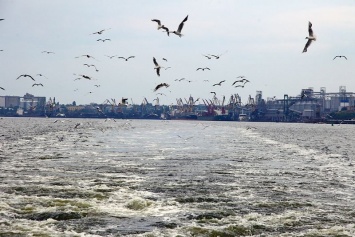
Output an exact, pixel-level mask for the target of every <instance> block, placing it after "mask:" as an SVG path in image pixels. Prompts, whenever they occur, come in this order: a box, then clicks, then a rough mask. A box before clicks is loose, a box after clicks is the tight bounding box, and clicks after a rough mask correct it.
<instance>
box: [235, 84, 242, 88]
mask: <svg viewBox="0 0 355 237" xmlns="http://www.w3.org/2000/svg"><path fill="white" fill-rule="evenodd" d="M237 87H241V88H244V85H236V86H235V88H237Z"/></svg>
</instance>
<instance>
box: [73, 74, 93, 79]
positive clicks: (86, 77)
mask: <svg viewBox="0 0 355 237" xmlns="http://www.w3.org/2000/svg"><path fill="white" fill-rule="evenodd" d="M74 75H76V74H75V73H74ZM79 76H81V77H83V78H84V79H88V80H92V78H91V77H89V76H86V75H82V74H79ZM80 79H81V78H80V77H78V78H76V79H75V80H80Z"/></svg>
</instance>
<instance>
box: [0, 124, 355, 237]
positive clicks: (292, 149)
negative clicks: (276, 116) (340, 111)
mask: <svg viewBox="0 0 355 237" xmlns="http://www.w3.org/2000/svg"><path fill="white" fill-rule="evenodd" d="M55 120H56V119H55V118H49V119H46V118H3V119H0V128H1V130H0V139H1V140H0V144H1V145H0V181H1V182H0V236H146V237H148V236H149V237H151V236H309V237H311V236H312V237H315V236H355V210H354V206H355V181H354V180H355V179H354V178H355V169H354V166H353V165H354V164H355V161H354V154H355V148H354V146H353V144H354V143H355V137H354V136H353V134H354V133H355V126H353V125H345V124H341V125H334V126H331V125H329V124H286V123H248V122H207V121H206V122H200V121H158V120H152V121H149V120H132V121H128V120H116V121H115V120H107V121H105V120H103V119H102V120H99V119H58V120H57V121H56V122H54V121H55ZM75 127H76V128H75Z"/></svg>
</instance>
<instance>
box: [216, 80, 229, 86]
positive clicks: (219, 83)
mask: <svg viewBox="0 0 355 237" xmlns="http://www.w3.org/2000/svg"><path fill="white" fill-rule="evenodd" d="M225 81H226V80H223V81H220V82H218V83H216V84H213V86H220V85H222V83H223V82H225Z"/></svg>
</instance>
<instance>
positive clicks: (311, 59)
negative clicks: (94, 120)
mask: <svg viewBox="0 0 355 237" xmlns="http://www.w3.org/2000/svg"><path fill="white" fill-rule="evenodd" d="M187 15H188V20H187V21H186V22H185V25H184V27H183V29H182V34H183V36H182V37H181V38H180V37H178V36H177V35H175V34H172V33H171V34H170V36H167V33H166V32H165V31H164V30H157V23H156V22H154V21H151V20H152V19H159V20H160V21H161V23H162V24H164V25H165V26H167V27H168V28H169V30H170V31H174V30H177V28H178V26H179V24H180V23H181V21H182V20H183V19H184V18H185V17H186V16H187ZM354 16H355V2H354V1H353V0H346V1H345V0H344V1H341V0H340V1H330V0H329V1H328V0H317V1H306V0H299V1H281V0H270V1H263V0H250V1H246V0H244V1H232V0H225V1H222V0H206V1H203V0H197V1H187V0H182V1H157V0H153V1H149V2H148V1H143V0H141V1H135V0H133V1H129V0H124V1H113V0H106V1H97V0H85V1H84V0H76V1H68V0H51V1H46V0H30V1H24V0H0V19H4V20H1V21H0V31H1V37H0V50H2V51H0V65H1V67H0V87H2V88H4V89H5V90H0V95H1V96H5V95H9V96H12V95H15V96H23V95H24V94H26V93H30V94H33V95H35V96H45V97H47V98H49V97H52V98H53V97H55V98H56V101H58V102H60V103H63V104H71V103H72V102H73V101H76V103H77V104H89V103H91V102H95V103H103V102H104V101H105V100H106V99H111V98H115V99H116V101H119V100H120V99H121V98H122V97H125V98H129V101H130V102H131V101H133V102H134V103H135V104H140V103H141V102H142V101H143V99H144V97H146V98H147V100H148V102H153V99H155V98H157V97H159V99H160V104H165V105H168V104H172V103H173V104H176V99H177V98H188V97H189V96H190V95H192V96H193V97H194V98H195V99H197V98H201V99H211V98H212V96H213V94H211V93H210V92H211V91H214V92H216V96H217V97H218V98H219V99H222V96H223V95H224V96H226V100H228V99H229V97H230V96H231V95H232V94H239V95H240V96H241V98H242V102H243V103H246V102H247V99H248V97H249V95H251V96H252V97H253V98H254V97H255V94H256V91H262V95H263V98H264V99H266V98H267V97H274V96H276V98H278V99H281V98H283V95H284V94H288V95H289V96H296V95H299V94H300V92H301V89H306V88H309V87H312V88H314V90H315V91H319V90H320V88H321V87H325V88H326V91H327V92H338V91H339V87H340V86H345V87H346V89H347V91H348V92H354V91H355V80H354V79H355V64H354V62H355V45H354V42H355V17H354ZM309 21H310V22H312V25H313V26H312V28H313V31H314V34H315V35H316V36H317V40H316V41H315V42H313V43H312V44H311V45H310V47H309V48H308V51H307V52H306V53H302V51H303V48H304V46H305V44H306V42H307V39H305V37H306V36H308V22H309ZM101 30H104V31H102V32H101V34H93V33H95V32H99V31H101ZM99 39H102V40H99ZM105 39H109V40H105ZM104 40H105V41H104ZM82 55H90V56H93V57H94V58H88V57H86V56H82ZM114 55H116V56H115V57H112V58H110V57H109V56H114ZM204 55H221V56H220V58H219V59H216V58H213V57H212V58H211V59H208V58H207V57H205V56H204ZM338 55H342V56H343V55H344V56H346V57H347V60H346V59H345V58H336V59H334V57H335V56H338ZM129 56H135V57H134V58H130V59H129V60H127V61H126V60H124V59H122V58H120V59H119V58H117V57H124V58H127V57H129ZM153 57H155V58H156V60H157V62H158V63H159V65H161V66H162V67H163V68H161V70H160V77H159V76H158V75H157V73H156V70H155V69H154V67H155V65H154V63H153ZM163 58H164V59H166V60H163ZM333 59H334V60H333ZM84 64H87V65H84ZM92 65H94V66H92ZM164 67H165V68H164ZM168 67H170V68H168ZM205 67H208V68H210V70H197V68H205ZM22 74H29V75H31V76H33V77H34V78H35V80H36V81H35V82H34V81H32V80H31V79H30V78H28V77H27V78H26V77H21V78H19V79H17V78H18V77H19V76H20V75H22ZM39 74H40V75H39ZM83 75H84V76H87V77H89V78H90V80H89V79H87V78H85V77H83ZM238 76H245V78H247V79H248V80H249V81H250V83H247V84H245V86H244V88H241V87H237V88H235V87H234V86H232V83H233V82H234V81H235V80H237V77H238ZM78 78H81V79H78ZM180 78H185V79H186V80H181V81H179V80H176V79H180ZM16 79H17V80H16ZM222 80H225V82H224V83H223V84H221V85H220V86H213V85H214V84H216V83H218V82H220V81H222ZM34 83H42V84H43V87H42V86H32V85H33V84H34ZM160 83H167V84H169V87H167V88H166V87H162V88H160V89H159V90H158V91H156V92H154V88H155V87H156V86H157V85H158V84H160ZM90 92H91V93H90ZM158 93H161V94H158Z"/></svg>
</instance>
